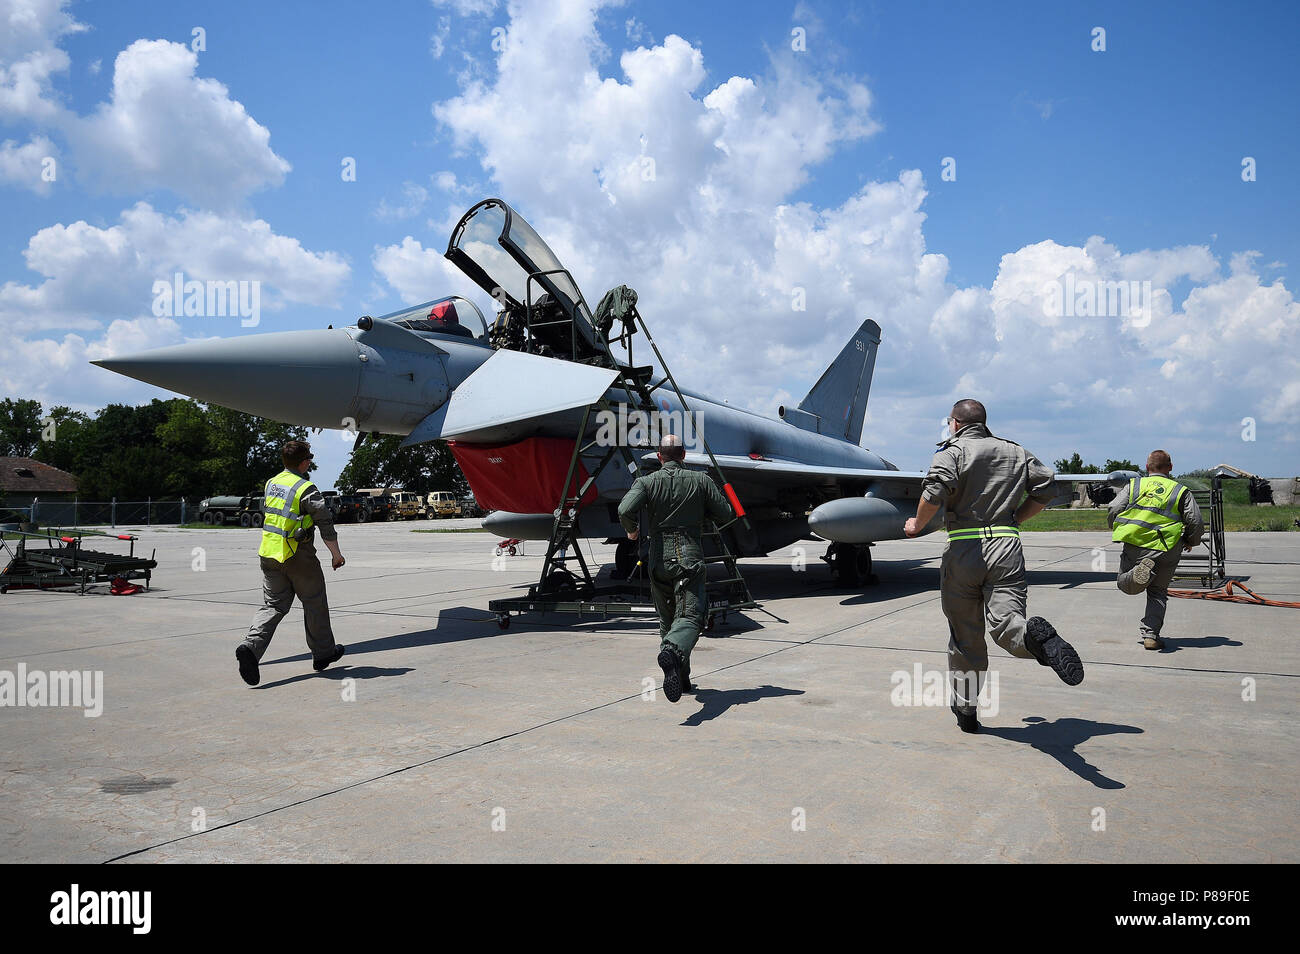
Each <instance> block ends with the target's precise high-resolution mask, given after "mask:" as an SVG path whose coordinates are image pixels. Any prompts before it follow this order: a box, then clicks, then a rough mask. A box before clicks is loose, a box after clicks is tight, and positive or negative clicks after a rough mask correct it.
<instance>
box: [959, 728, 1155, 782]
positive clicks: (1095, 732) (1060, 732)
mask: <svg viewBox="0 0 1300 954" xmlns="http://www.w3.org/2000/svg"><path fill="white" fill-rule="evenodd" d="M1024 721H1025V722H1026V723H1028V724H1027V725H1025V726H1023V727H1021V726H1015V727H1006V728H989V727H988V726H984V727H982V728H981V729H980V734H982V735H993V736H997V737H998V738H1000V739H1010V740H1011V741H1012V742H1023V743H1025V744H1026V745H1031V746H1033V747H1034V748H1036V749H1038V751H1040V752H1044V753H1046V754H1047V755H1050V756H1051V757H1052V758H1054V759H1056V760H1057V761H1058V762H1060V763H1061V764H1062V765H1064V766H1065V767H1066V768H1068V769H1069V770H1070V771H1071V772H1073V773H1074V774H1075V775H1077V776H1079V778H1081V779H1083V780H1084V781H1085V782H1091V783H1092V784H1093V785H1096V786H1097V787H1098V788H1123V787H1124V783H1123V782H1117V781H1115V779H1113V778H1107V777H1106V776H1105V775H1103V774H1101V771H1100V770H1099V769H1098V768H1097V767H1096V766H1095V765H1092V764H1091V763H1089V762H1088V760H1087V759H1085V758H1084V757H1083V756H1082V755H1080V754H1079V753H1078V752H1076V751H1075V749H1076V748H1077V747H1078V746H1079V745H1082V744H1083V743H1084V742H1087V741H1088V740H1089V739H1092V738H1096V737H1097V736H1099V735H1117V734H1133V733H1141V732H1142V730H1141V729H1139V728H1138V727H1137V726H1135V725H1117V724H1115V723H1111V722H1093V721H1092V720H1091V719H1057V720H1056V721H1054V722H1048V721H1046V720H1045V719H1043V718H1041V717H1040V716H1026V717H1025V719H1024Z"/></svg>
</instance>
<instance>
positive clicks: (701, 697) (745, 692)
mask: <svg viewBox="0 0 1300 954" xmlns="http://www.w3.org/2000/svg"><path fill="white" fill-rule="evenodd" d="M802 695H803V690H802V689H782V688H781V687H780V686H759V687H758V688H757V689H697V690H696V691H695V701H696V702H698V703H700V708H699V711H698V712H693V713H691V715H690V717H689V718H688V719H687V720H686V721H685V722H683V723H682V725H690V726H697V725H703V724H704V723H705V722H709V721H710V720H712V719H716V718H717V717H718V716H720V715H722V713H724V712H726V711H727V710H728V709H730V708H731V707H732V706H743V705H745V703H747V702H757V701H758V700H759V699H771V698H774V697H776V696H802Z"/></svg>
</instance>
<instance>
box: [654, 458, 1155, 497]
mask: <svg viewBox="0 0 1300 954" xmlns="http://www.w3.org/2000/svg"><path fill="white" fill-rule="evenodd" d="M715 458H716V460H717V462H718V466H719V467H721V468H722V472H723V473H724V474H727V475H728V477H730V476H732V475H734V476H736V477H737V478H739V479H743V480H745V481H746V482H753V483H762V484H770V485H772V486H796V485H806V484H810V483H811V484H818V483H821V484H826V485H831V484H839V483H842V482H845V481H853V482H856V483H871V484H874V485H876V487H877V488H878V491H879V493H881V494H882V495H885V496H894V495H895V494H898V495H900V496H901V495H902V492H905V489H906V488H916V487H919V485H920V483H921V480H922V479H923V478H924V477H925V471H920V470H917V471H909V470H870V469H867V468H862V467H830V466H826V465H823V464H805V463H803V462H802V461H796V460H780V459H776V458H766V457H761V458H754V457H740V456H737V455H730V454H718V455H715ZM643 459H644V460H648V461H649V460H654V459H655V455H654V454H653V453H651V454H645V455H643ZM685 463H686V464H688V465H690V466H694V467H708V466H709V457H708V455H707V454H687V455H686V460H685ZM1137 476H1139V475H1138V474H1136V473H1134V472H1132V471H1126V470H1117V471H1115V472H1113V473H1110V474H1057V475H1056V478H1055V479H1056V482H1057V483H1058V484H1066V483H1068V484H1076V483H1087V484H1095V483H1109V484H1111V485H1112V486H1119V485H1122V484H1123V483H1124V482H1125V481H1127V480H1130V479H1131V478H1133V477H1137Z"/></svg>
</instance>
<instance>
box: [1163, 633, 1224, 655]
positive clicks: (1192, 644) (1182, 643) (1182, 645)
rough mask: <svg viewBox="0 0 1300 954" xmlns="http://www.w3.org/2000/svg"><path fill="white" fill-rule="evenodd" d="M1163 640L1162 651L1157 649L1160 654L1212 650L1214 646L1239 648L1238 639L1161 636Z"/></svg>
mask: <svg viewBox="0 0 1300 954" xmlns="http://www.w3.org/2000/svg"><path fill="white" fill-rule="evenodd" d="M1161 639H1163V640H1164V644H1165V647H1164V649H1158V650H1156V652H1160V653H1176V652H1178V651H1179V650H1180V649H1212V648H1214V647H1215V646H1241V645H1242V642H1241V640H1239V639H1231V638H1229V637H1227V636H1184V637H1182V638H1181V639H1180V638H1177V637H1173V636H1162V637H1161Z"/></svg>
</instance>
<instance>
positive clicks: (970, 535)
mask: <svg viewBox="0 0 1300 954" xmlns="http://www.w3.org/2000/svg"><path fill="white" fill-rule="evenodd" d="M986 422H987V417H986V414H985V411H984V405H983V404H981V403H980V402H979V401H974V400H964V401H958V402H957V403H956V404H955V405H953V409H952V415H951V416H950V417H949V418H948V427H949V431H950V433H951V435H952V436H951V437H950V438H949V439H948V440H946V441H944V442H943V443H941V444H940V445H939V450H938V452H937V453H936V454H935V455H934V460H933V461H931V463H930V470H929V472H928V473H927V474H926V477H925V480H924V482H923V486H922V492H921V499H920V500H919V501H918V502H917V506H916V516H915V517H912V518H911V519H909V520H908V521H907V523H906V524H905V525H904V528H903V529H904V532H905V533H906V534H907V535H908V536H909V537H914V536H917V535H919V534H920V533H921V532H922V531H923V530H924V529H925V527H926V526H927V525H928V524H929V523H930V521H931V519H933V517H934V515H935V514H936V513H938V512H939V511H940V510H941V509H942V510H943V511H944V524H945V526H946V527H947V531H948V546H947V548H946V549H945V550H944V551H943V562H942V564H941V565H940V568H939V585H940V589H941V593H942V600H943V613H944V615H945V616H946V617H948V632H949V640H948V673H949V680H950V682H951V685H952V693H953V701H952V711H953V714H954V715H956V716H957V725H958V726H959V727H960V728H961V730H962V731H963V732H978V731H979V720H978V718H977V716H976V707H977V703H978V695H979V692H980V689H981V686H982V682H983V678H984V673H985V672H986V671H987V670H988V662H989V661H988V646H987V644H986V643H985V641H984V625H985V622H986V620H987V623H988V631H989V634H990V635H991V636H992V637H993V641H994V642H995V643H997V644H998V645H999V646H1001V647H1002V648H1003V649H1005V650H1006V651H1007V652H1009V653H1010V654H1011V655H1013V656H1017V657H1019V658H1022V659H1028V658H1033V659H1037V660H1038V662H1039V663H1040V664H1041V665H1044V666H1051V667H1052V669H1054V670H1055V671H1056V674H1057V675H1058V676H1060V677H1061V680H1062V681H1063V682H1065V683H1066V684H1067V685H1071V686H1077V685H1078V684H1079V683H1080V682H1082V681H1083V663H1082V662H1081V661H1080V659H1079V654H1078V653H1077V652H1075V651H1074V647H1072V646H1071V645H1070V644H1069V643H1067V642H1066V641H1065V640H1063V639H1062V638H1061V637H1060V636H1059V635H1057V632H1056V630H1055V629H1054V628H1053V627H1052V624H1051V623H1049V622H1047V620H1045V619H1043V618H1042V617H1041V616H1033V617H1030V618H1029V619H1025V608H1026V603H1027V601H1028V596H1029V594H1028V586H1027V584H1026V580H1025V555H1024V551H1023V550H1022V549H1021V546H1020V525H1021V524H1022V523H1024V521H1026V520H1028V519H1029V518H1030V517H1032V516H1034V515H1035V514H1037V513H1038V512H1039V511H1041V510H1042V509H1043V508H1044V507H1046V506H1047V505H1048V504H1049V503H1051V501H1052V497H1053V488H1052V480H1053V478H1054V477H1055V474H1054V473H1053V472H1052V469H1051V468H1050V467H1046V466H1044V465H1043V464H1041V463H1040V462H1039V461H1038V460H1037V459H1036V458H1035V457H1034V456H1033V455H1032V454H1030V453H1029V452H1028V451H1026V450H1025V449H1024V448H1023V447H1021V446H1020V445H1019V444H1016V443H1014V442H1013V441H1008V440H1003V439H1002V438H1000V437H994V436H993V435H992V434H991V433H989V429H988V426H987V423H986ZM1026 494H1028V495H1029V496H1028V498H1026V497H1025V495H1026ZM1022 501H1023V502H1022Z"/></svg>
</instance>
